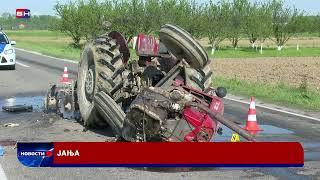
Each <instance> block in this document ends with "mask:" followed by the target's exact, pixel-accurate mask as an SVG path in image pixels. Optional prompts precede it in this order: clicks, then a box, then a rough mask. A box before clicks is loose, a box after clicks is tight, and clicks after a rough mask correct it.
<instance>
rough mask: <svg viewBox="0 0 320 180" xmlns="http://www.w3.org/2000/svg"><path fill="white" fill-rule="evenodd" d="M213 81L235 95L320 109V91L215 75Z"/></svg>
mask: <svg viewBox="0 0 320 180" xmlns="http://www.w3.org/2000/svg"><path fill="white" fill-rule="evenodd" d="M213 83H214V85H215V86H222V87H225V88H227V90H228V92H230V93H232V94H234V95H243V96H246V97H250V96H254V97H256V98H259V99H261V100H263V101H266V102H270V103H277V104H279V105H286V106H289V107H293V108H303V109H306V110H319V109H320V93H319V92H316V91H312V90H309V89H306V88H303V87H300V88H294V87H290V86H287V85H284V84H279V85H275V86H272V85H267V84H262V83H253V82H247V81H241V80H238V79H226V78H223V77H215V78H214V80H213Z"/></svg>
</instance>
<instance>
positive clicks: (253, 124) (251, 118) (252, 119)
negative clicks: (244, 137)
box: [245, 97, 262, 134]
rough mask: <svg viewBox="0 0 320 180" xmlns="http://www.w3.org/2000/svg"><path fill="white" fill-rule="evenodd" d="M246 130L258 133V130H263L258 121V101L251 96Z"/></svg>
mask: <svg viewBox="0 0 320 180" xmlns="http://www.w3.org/2000/svg"><path fill="white" fill-rule="evenodd" d="M245 130H247V131H249V132H250V133H251V134H256V133H257V131H262V129H261V128H260V127H259V126H258V123H257V115H256V103H255V101H254V97H251V101H250V107H249V111H248V119H247V123H246V127H245Z"/></svg>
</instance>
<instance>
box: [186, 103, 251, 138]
mask: <svg viewBox="0 0 320 180" xmlns="http://www.w3.org/2000/svg"><path fill="white" fill-rule="evenodd" d="M185 106H194V107H198V108H200V109H201V110H203V111H205V112H206V113H208V114H209V116H210V117H212V118H213V119H216V120H217V121H219V122H220V123H221V124H223V125H225V126H227V127H228V128H230V129H231V130H233V131H235V132H236V133H238V134H239V135H240V136H242V137H243V138H245V139H246V140H248V141H253V142H254V141H257V140H256V139H255V138H254V137H253V136H252V135H250V134H249V133H248V132H247V131H246V130H244V129H242V128H241V127H240V126H238V125H237V124H235V123H234V122H232V121H230V120H228V119H226V118H224V117H223V116H222V115H221V114H217V113H213V112H212V111H211V110H210V109H209V108H208V107H206V106H204V105H202V104H198V103H194V102H187V103H186V104H185Z"/></svg>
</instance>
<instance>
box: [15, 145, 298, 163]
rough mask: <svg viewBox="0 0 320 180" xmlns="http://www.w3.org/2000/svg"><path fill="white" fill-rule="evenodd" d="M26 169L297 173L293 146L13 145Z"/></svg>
mask: <svg viewBox="0 0 320 180" xmlns="http://www.w3.org/2000/svg"><path fill="white" fill-rule="evenodd" d="M17 156H18V159H19V161H20V162H21V163H22V164H23V165H25V166H29V167H302V166H303V165H304V150H303V148H302V146H301V144H300V143H298V142H237V143H230V142H216V143H214V142H210V143H184V142H179V143H132V142H130V143H129V142H128V143H125V142H124V143H123V142H53V143H18V146H17Z"/></svg>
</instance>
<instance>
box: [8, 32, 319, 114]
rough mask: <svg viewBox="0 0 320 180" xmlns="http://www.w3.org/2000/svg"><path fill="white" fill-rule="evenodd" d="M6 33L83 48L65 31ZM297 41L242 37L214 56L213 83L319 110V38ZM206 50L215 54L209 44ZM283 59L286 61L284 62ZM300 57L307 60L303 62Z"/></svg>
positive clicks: (50, 51)
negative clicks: (256, 41) (257, 43)
mask: <svg viewBox="0 0 320 180" xmlns="http://www.w3.org/2000/svg"><path fill="white" fill-rule="evenodd" d="M6 33H7V34H8V36H9V38H10V39H11V40H15V41H16V42H17V45H16V46H17V47H18V48H23V49H27V50H32V51H37V52H40V53H42V54H46V55H50V56H55V57H59V58H67V59H72V60H76V61H77V60H79V57H80V51H81V50H80V49H76V48H73V47H72V46H70V44H71V43H72V40H71V39H70V38H69V37H68V36H66V35H65V34H63V33H59V32H52V31H6ZM295 42H296V40H292V41H291V42H289V44H288V46H286V47H285V48H284V49H283V50H282V51H280V52H279V51H277V50H276V49H275V47H272V46H271V42H268V43H270V44H267V45H266V48H265V49H264V51H263V54H262V55H261V54H260V53H259V51H256V50H253V49H252V48H248V47H245V46H243V45H244V44H245V43H246V44H248V43H247V40H241V42H240V43H239V44H240V46H241V47H239V48H238V49H237V50H234V49H233V48H222V49H220V50H217V51H216V52H215V55H214V58H217V61H214V62H215V63H216V64H215V65H214V71H215V74H216V75H217V76H218V77H216V78H215V79H214V85H215V86H225V87H226V88H227V89H228V90H229V91H230V92H231V93H232V94H234V95H237V94H238V95H244V96H256V97H257V98H259V99H262V100H266V101H268V102H274V103H279V104H284V105H287V106H290V107H300V108H305V109H310V110H317V109H318V110H319V109H320V91H319V89H318V88H317V87H318V85H319V84H320V83H319V82H318V81H320V79H319V78H318V76H319V67H318V66H319V65H320V61H319V58H317V57H320V48H319V47H318V45H319V44H320V39H319V38H312V37H305V38H301V40H300V42H301V48H300V50H299V51H297V50H296V48H295V46H294V44H295ZM83 43H84V41H83ZM200 43H201V44H202V45H204V44H205V43H206V42H205V41H203V40H200ZM224 43H228V42H227V41H225V42H224ZM302 45H303V46H302ZM246 46H248V45H246ZM207 51H208V54H209V56H210V57H211V58H212V57H213V56H211V55H210V49H209V48H207ZM131 52H132V54H131V57H132V58H137V56H136V55H135V53H134V51H133V50H131ZM259 57H263V58H259ZM265 57H282V58H278V59H277V58H271V60H270V58H269V59H268V60H265V59H267V58H265ZM284 57H286V58H284ZM293 57H313V58H314V59H311V60H308V59H310V58H303V59H302V58H298V60H299V63H298V65H297V63H296V60H291V58H293ZM219 58H227V59H219ZM230 58H233V59H230ZM283 59H286V61H287V62H284V61H283V62H282V61H281V60H283ZM263 60H265V61H263ZM300 60H305V61H303V62H300ZM253 61H255V62H254V64H252V62H253ZM263 62H266V63H263ZM230 63H231V64H230ZM310 63H311V64H310ZM312 63H313V64H312ZM306 67H307V68H306ZM282 68H285V69H282ZM228 70H229V71H228ZM251 70H252V71H251ZM317 72H318V73H317ZM305 75H306V78H307V82H308V83H309V84H307V85H306V87H304V88H301V86H300V85H301V84H302V85H303V83H301V82H303V81H302V80H301V77H302V76H303V78H305ZM300 76H301V77H300ZM308 85H310V87H311V88H310V87H309V86H308ZM302 87H303V86H302Z"/></svg>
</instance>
